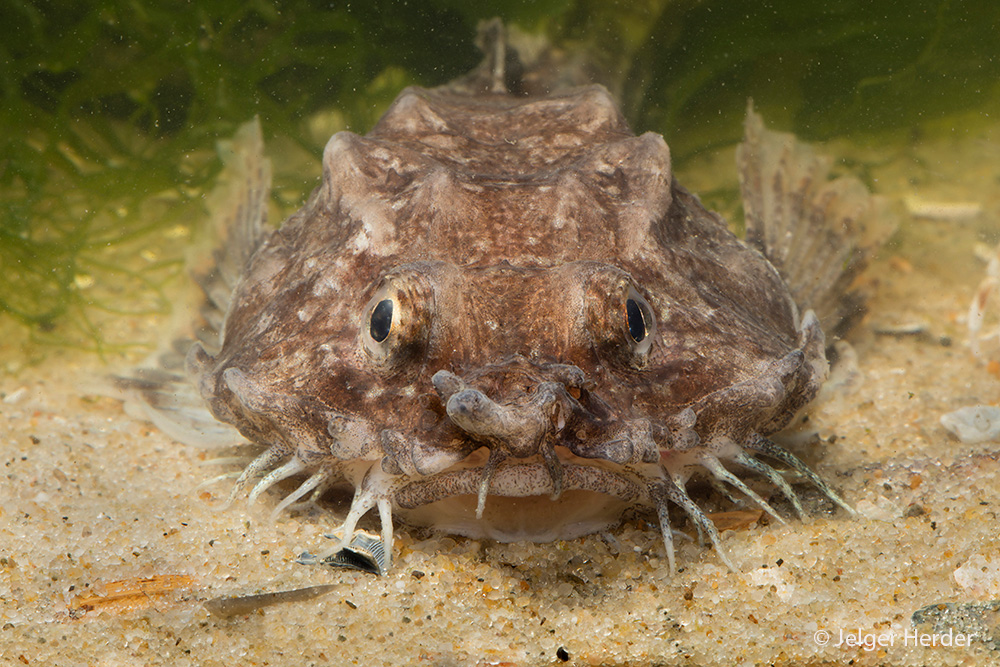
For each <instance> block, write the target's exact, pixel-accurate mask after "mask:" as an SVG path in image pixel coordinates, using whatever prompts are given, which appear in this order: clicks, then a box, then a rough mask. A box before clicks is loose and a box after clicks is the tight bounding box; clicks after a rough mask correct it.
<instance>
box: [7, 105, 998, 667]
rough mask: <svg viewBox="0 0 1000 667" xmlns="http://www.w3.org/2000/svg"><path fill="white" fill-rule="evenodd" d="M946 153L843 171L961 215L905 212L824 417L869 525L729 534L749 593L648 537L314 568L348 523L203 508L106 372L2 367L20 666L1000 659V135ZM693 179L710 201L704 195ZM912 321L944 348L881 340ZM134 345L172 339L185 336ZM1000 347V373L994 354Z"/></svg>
mask: <svg viewBox="0 0 1000 667" xmlns="http://www.w3.org/2000/svg"><path fill="white" fill-rule="evenodd" d="M952 122H953V123H955V125H956V127H961V120H958V121H952ZM938 134H939V135H941V134H943V135H944V138H941V139H937V140H934V141H924V142H923V143H920V144H912V145H906V146H904V147H902V148H899V147H897V148H894V149H892V150H891V151H889V153H890V154H888V155H881V159H878V158H879V156H878V154H877V150H876V149H874V148H865V149H860V148H857V147H850V146H835V147H833V150H834V152H840V153H841V154H844V153H851V154H853V155H856V156H857V159H859V160H861V161H862V162H863V163H864V164H867V165H877V166H871V167H870V172H871V173H872V174H873V175H874V176H875V177H876V178H877V179H878V180H877V183H878V187H879V188H880V190H881V191H882V192H883V193H885V194H887V195H889V196H890V197H892V198H894V199H896V200H897V201H899V202H900V204H901V206H902V202H903V201H904V199H906V198H907V197H909V198H913V197H916V198H919V199H920V201H918V202H916V204H915V203H914V200H913V199H911V200H910V207H911V210H917V211H918V212H923V213H933V214H934V216H935V217H932V218H927V217H923V218H918V217H914V216H912V215H904V217H903V228H902V230H901V232H900V233H899V234H898V235H897V237H896V238H895V240H894V242H893V244H892V245H891V246H890V247H889V248H888V249H887V250H886V252H885V254H884V256H883V258H882V259H881V260H880V261H879V263H878V264H877V265H876V266H875V267H873V271H872V274H871V275H872V278H873V279H874V280H875V281H876V282H877V286H878V293H877V298H876V299H875V301H874V302H873V303H872V312H871V314H870V316H869V318H868V319H867V320H866V321H865V323H864V324H863V325H862V327H861V328H860V330H858V331H856V332H855V334H854V335H853V337H852V338H851V339H850V342H851V344H852V346H853V349H854V351H855V352H856V354H857V369H856V373H855V374H854V375H853V376H851V381H850V382H847V383H844V384H842V385H840V386H839V387H837V388H833V390H832V391H831V392H830V393H829V395H827V396H826V398H825V399H824V400H823V401H822V402H821V403H820V404H819V405H817V407H816V408H815V410H814V411H813V413H812V414H811V416H810V419H809V425H810V426H811V427H812V428H814V429H816V430H817V431H818V432H819V436H820V439H821V441H822V443H821V444H820V445H818V446H812V447H806V448H800V449H798V450H797V451H799V453H800V454H802V456H803V457H804V458H806V459H807V461H809V462H810V464H812V465H813V466H814V467H815V469H816V470H817V471H818V472H819V473H820V474H821V475H822V476H823V477H824V478H825V479H827V480H830V481H831V482H832V484H833V486H834V487H836V488H837V489H838V490H839V491H840V492H841V494H842V495H843V497H844V498H846V499H847V501H848V502H850V503H851V504H852V505H853V506H854V507H856V508H857V509H858V511H859V514H860V515H859V516H858V517H856V518H851V517H849V516H848V515H847V514H846V513H844V512H843V511H837V512H833V511H831V510H829V509H828V508H827V506H826V504H825V503H823V502H822V501H821V499H820V498H817V497H815V496H810V497H809V498H810V502H809V503H808V505H809V506H810V507H812V508H813V509H814V510H815V512H814V514H813V516H812V517H810V518H809V519H808V520H806V521H805V522H800V521H798V520H795V519H790V520H789V523H788V525H780V524H778V523H776V522H770V523H751V524H750V525H749V526H747V525H742V526H740V527H739V528H737V529H735V530H727V531H725V532H724V533H723V546H724V547H725V549H726V551H727V553H728V555H729V558H730V559H731V560H732V562H733V563H734V564H735V566H736V567H737V568H738V571H737V572H730V571H729V570H728V569H726V567H725V566H724V565H723V564H722V563H721V561H720V560H719V558H718V557H717V556H716V554H715V553H714V552H713V551H712V550H711V549H707V548H704V547H701V546H698V545H696V544H694V543H693V542H684V543H682V544H681V545H680V548H679V553H678V562H679V564H680V566H681V571H680V572H678V573H671V572H669V571H668V569H667V567H666V559H665V556H664V551H663V546H662V544H661V542H660V539H659V537H658V533H657V530H656V529H655V527H654V526H653V525H652V524H650V523H649V522H648V521H647V520H646V519H644V518H642V517H637V518H632V519H629V520H627V521H626V522H625V524H624V525H623V526H621V527H620V528H618V529H615V530H613V531H611V533H610V534H605V535H603V536H602V535H593V536H589V537H585V538H581V539H577V540H573V541H568V542H556V543H552V544H545V545H534V544H499V543H494V542H489V541H476V540H468V539H464V538H450V537H436V536H432V535H428V534H427V533H424V532H421V531H419V530H414V529H406V528H400V529H398V530H397V542H396V565H395V568H394V569H393V571H392V572H391V573H390V574H389V575H388V576H386V577H375V576H372V575H368V574H363V573H360V572H350V571H335V570H331V569H329V568H322V567H309V566H304V565H299V564H297V563H295V559H296V557H297V556H298V555H299V554H300V553H301V552H303V551H307V550H309V551H314V552H315V551H316V550H317V547H318V546H319V545H321V544H322V543H324V539H323V537H322V535H323V534H324V533H327V532H330V531H331V530H332V529H333V528H334V527H335V526H336V525H337V517H336V515H335V514H333V513H332V512H330V511H325V510H313V511H309V512H306V513H300V514H293V515H285V516H283V517H281V518H279V519H278V520H277V522H275V523H271V522H269V520H268V515H269V512H270V509H271V508H273V506H274V504H275V503H276V502H277V501H276V498H277V495H276V494H275V495H270V496H265V498H264V499H262V500H261V501H260V502H259V503H258V504H257V506H255V507H253V508H249V509H247V508H245V507H244V506H239V507H233V508H230V509H229V510H226V511H221V512H219V511H215V510H214V509H213V508H215V507H217V506H218V504H219V502H220V498H221V497H224V496H225V494H226V493H227V490H228V487H227V486H226V485H225V484H224V483H223V484H216V485H212V486H208V487H204V488H198V485H199V484H200V483H201V482H203V481H204V480H206V479H208V478H209V477H211V476H213V475H216V474H218V473H219V472H220V469H219V468H218V467H217V466H206V465H204V464H205V461H206V460H207V459H209V458H211V457H212V455H211V454H209V453H206V452H203V451H199V450H196V449H192V448H187V447H184V446H179V445H177V444H176V443H174V442H172V441H171V440H170V439H169V438H167V437H166V436H164V435H163V434H162V433H160V432H159V431H157V430H155V429H154V428H153V427H151V426H149V425H146V424H141V423H137V422H135V421H132V420H131V419H129V418H128V417H126V416H125V414H124V413H123V411H122V408H121V405H120V404H119V403H117V402H116V401H113V400H110V399H106V398H96V397H94V396H93V395H91V394H88V393H86V391H81V387H82V386H84V385H85V384H86V383H87V382H89V381H91V380H92V379H93V378H95V377H98V376H102V375H104V374H106V373H107V372H108V371H109V368H108V367H107V366H106V365H103V364H102V363H101V362H100V361H99V360H97V359H95V358H93V357H91V356H86V355H76V354H71V353H69V352H53V353H51V354H49V355H48V357H47V358H46V360H45V361H43V362H41V363H40V364H37V365H34V366H30V367H21V364H20V363H18V355H19V354H20V352H19V351H18V348H17V347H16V346H9V347H8V348H7V350H6V351H4V352H3V353H2V357H3V358H0V368H3V369H5V370H4V371H3V372H4V374H3V376H2V378H0V398H2V400H0V412H2V420H0V454H2V463H3V467H4V475H5V479H4V481H3V486H2V492H0V498H2V503H0V605H2V606H0V628H2V629H0V653H2V662H3V664H29V665H35V664H38V665H41V664H44V665H71V664H72V665H158V664H169V665H173V666H178V667H179V666H183V665H204V666H212V665H236V664H240V665H242V664H258V665H265V664H267V665H312V664H321V665H325V664H364V665H372V664H401V663H426V664H433V665H469V664H482V665H494V664H517V665H520V664H563V663H567V664H575V665H590V664H601V665H640V664H642V665H646V664H665V665H674V664H677V665H742V664H762V663H764V664H778V665H824V664H837V665H840V664H855V665H876V664H878V665H882V664H892V665H979V664H986V663H989V662H994V661H996V660H997V659H998V658H1000V653H998V652H997V651H998V649H1000V619H998V614H997V608H998V606H1000V605H991V604H989V602H990V601H991V600H996V599H998V598H1000V519H998V517H997V507H998V505H997V502H998V501H997V493H996V490H997V487H998V479H997V478H998V475H1000V461H998V457H1000V444H998V443H997V442H986V443H981V444H964V443H962V442H959V441H958V440H957V439H955V438H954V437H952V436H951V435H950V434H949V433H947V432H946V431H945V430H944V429H943V428H942V427H941V425H940V423H939V419H940V417H941V415H942V414H944V413H946V412H950V411H952V410H955V409H957V408H960V407H963V406H967V405H975V404H980V403H983V404H996V403H998V401H1000V382H998V376H1000V364H986V363H984V362H982V361H978V360H976V359H974V358H973V357H972V355H971V354H970V352H969V347H968V341H967V338H968V337H967V334H966V329H965V317H966V312H967V308H968V304H969V301H970V298H971V295H972V293H973V291H974V289H975V287H976V285H977V284H978V283H979V281H980V279H981V278H982V277H983V275H984V270H985V264H984V263H983V262H982V261H980V260H977V259H976V257H975V253H974V249H975V244H976V242H977V241H984V240H985V241H987V242H989V243H990V244H993V243H995V242H996V240H997V238H998V236H1000V188H997V183H998V182H1000V149H998V148H997V146H998V145H1000V142H998V141H997V139H1000V127H994V128H992V129H989V128H987V129H980V130H977V131H975V132H968V133H967V132H962V131H955V132H951V133H948V132H943V133H942V132H939V133H938ZM720 164H721V162H720ZM730 164H731V163H730ZM706 171H710V172H716V173H717V172H718V170H716V169H709V170H706ZM726 173H728V172H726ZM705 178H706V181H705V183H708V182H709V181H708V180H707V178H708V177H707V176H706V177H705ZM691 180H694V181H696V183H694V184H693V185H692V187H693V188H694V189H698V188H699V187H702V186H703V185H704V184H698V183H697V180H698V174H693V175H692V177H691ZM927 202H945V203H950V204H956V203H963V204H966V203H973V204H976V205H978V206H980V207H981V211H980V212H979V213H978V214H976V215H974V216H973V217H971V218H963V217H962V213H963V210H964V211H965V212H966V213H967V212H968V210H967V209H961V208H956V207H954V206H951V207H950V208H949V207H947V206H945V207H940V206H939V207H937V208H927V207H926V203H927ZM921 206H923V208H921ZM994 308H995V312H994V315H996V314H997V313H1000V306H996V305H994ZM911 324H918V325H921V327H922V329H923V330H922V333H917V334H900V335H890V334H886V333H882V334H879V333H877V331H888V330H892V329H893V328H894V327H896V328H898V327H900V326H902V325H911ZM129 326H132V327H133V328H135V330H136V331H137V335H145V334H146V333H148V334H149V335H150V338H155V333H153V331H154V327H157V326H162V323H158V322H152V321H149V322H145V321H141V322H132V323H129ZM903 328H904V329H905V328H906V326H904V327H903ZM10 338H11V339H14V338H16V334H11V336H10ZM986 349H987V350H988V351H989V352H990V353H991V354H992V356H993V358H995V359H997V360H1000V345H998V344H997V343H996V342H995V341H994V342H992V343H991V344H987V345H986ZM228 469H231V468H228ZM224 470H227V469H225V468H224ZM707 502H708V503H710V504H711V503H715V500H714V499H709V500H708V501H707ZM719 507H721V505H720V506H719ZM730 509H731V508H730ZM677 514H678V515H679V514H680V513H679V512H678V513H677ZM679 527H681V528H684V529H687V530H689V529H690V527H689V526H679ZM327 584H329V585H332V586H333V589H332V590H331V591H329V592H327V593H326V594H325V595H323V596H320V597H317V598H314V599H311V600H304V601H294V602H286V603H283V604H276V605H272V606H267V607H262V608H260V609H256V610H252V611H249V612H247V613H242V614H238V615H236V616H232V617H228V618H223V617H219V616H215V615H212V614H210V613H209V612H208V611H207V610H206V608H205V606H204V602H205V601H206V600H209V599H212V598H217V597H220V596H235V595H250V594H257V593H268V592H276V591H286V590H291V589H297V588H302V587H306V586H313V585H327ZM937 603H952V604H954V605H956V606H955V607H944V606H942V607H940V608H937V609H932V610H930V611H926V612H924V613H923V614H922V615H921V616H919V619H920V620H921V623H920V624H919V625H918V626H916V627H915V626H914V625H913V623H912V622H911V618H912V616H913V614H914V612H916V611H917V610H919V609H922V608H924V607H927V606H928V605H934V604H937ZM934 632H936V633H938V634H939V636H938V637H937V639H933V638H932V637H931V636H930V634H921V635H920V636H919V637H920V638H918V637H917V636H915V635H916V634H917V633H934ZM949 633H950V634H949ZM971 633H978V634H975V635H974V636H972V635H971ZM852 639H853V641H852ZM842 640H843V641H842ZM921 642H926V643H928V644H930V643H932V642H933V643H935V644H937V645H930V646H921V645H920V644H921ZM859 643H860V644H862V645H861V646H859V645H858V644H859ZM941 643H947V644H951V645H950V646H947V645H945V646H942V645H940V644H941ZM864 644H867V645H864ZM970 644H971V645H970Z"/></svg>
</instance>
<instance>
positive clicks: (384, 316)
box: [368, 299, 392, 343]
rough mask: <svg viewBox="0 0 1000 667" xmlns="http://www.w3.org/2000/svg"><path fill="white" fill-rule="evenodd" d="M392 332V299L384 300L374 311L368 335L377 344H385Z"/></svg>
mask: <svg viewBox="0 0 1000 667" xmlns="http://www.w3.org/2000/svg"><path fill="white" fill-rule="evenodd" d="M391 330H392V299H382V300H381V301H379V302H378V303H377V304H375V308H373V309H372V314H371V317H369V319H368V333H369V334H370V335H371V337H372V340H374V341H375V342H376V343H381V342H383V341H384V340H385V339H386V338H388V337H389V332H390V331H391Z"/></svg>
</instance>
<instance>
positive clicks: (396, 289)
mask: <svg viewBox="0 0 1000 667" xmlns="http://www.w3.org/2000/svg"><path fill="white" fill-rule="evenodd" d="M433 307H434V306H433V288H432V287H431V285H430V283H429V281H428V280H427V279H426V277H425V276H424V275H423V274H421V273H420V272H418V271H414V270H409V271H407V270H405V269H404V270H400V271H398V272H395V273H391V274H389V275H387V276H385V277H384V278H382V280H381V281H380V283H379V285H378V288H377V289H376V290H375V293H374V294H373V295H372V296H371V298H370V299H369V300H368V302H367V303H366V304H365V306H364V308H363V309H362V310H361V311H360V312H359V317H358V343H359V344H360V345H361V348H362V349H363V350H364V352H365V354H366V355H367V357H368V359H369V361H370V362H371V363H372V364H374V366H373V367H376V368H380V369H382V370H388V371H392V370H395V369H398V368H401V367H403V366H404V365H405V364H406V363H407V362H408V361H411V360H413V359H414V358H415V357H417V356H419V355H420V354H421V353H422V350H423V348H424V346H425V345H426V344H427V341H428V336H429V335H430V331H431V324H432V321H433V318H432V312H433Z"/></svg>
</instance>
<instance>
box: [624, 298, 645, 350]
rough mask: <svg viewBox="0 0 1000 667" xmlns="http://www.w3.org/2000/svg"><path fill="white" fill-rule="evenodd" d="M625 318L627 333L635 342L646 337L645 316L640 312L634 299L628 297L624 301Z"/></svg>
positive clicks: (639, 341) (640, 309)
mask: <svg viewBox="0 0 1000 667" xmlns="http://www.w3.org/2000/svg"><path fill="white" fill-rule="evenodd" d="M625 319H626V322H627V323H628V335H629V336H631V337H632V340H634V341H635V342H636V343H641V342H642V341H643V339H644V338H646V333H647V330H646V318H645V317H644V316H643V314H642V308H640V307H639V304H638V302H636V300H635V299H632V298H629V299H626V301H625Z"/></svg>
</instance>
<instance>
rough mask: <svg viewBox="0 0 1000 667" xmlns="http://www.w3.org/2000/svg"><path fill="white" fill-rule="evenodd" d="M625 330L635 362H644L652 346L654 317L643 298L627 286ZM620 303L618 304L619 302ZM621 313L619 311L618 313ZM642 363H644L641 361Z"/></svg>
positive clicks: (654, 325) (631, 286)
mask: <svg viewBox="0 0 1000 667" xmlns="http://www.w3.org/2000/svg"><path fill="white" fill-rule="evenodd" d="M624 296H625V329H626V332H627V333H626V334H625V335H626V336H627V337H628V343H629V346H630V347H631V349H632V352H633V354H635V355H637V356H636V357H635V358H634V361H635V362H639V361H640V360H644V359H645V357H646V355H647V354H649V350H650V348H651V347H652V346H653V336H654V334H655V333H656V316H655V315H653V307H652V306H650V305H649V302H648V301H646V299H645V297H643V296H642V295H641V294H639V290H637V289H636V288H635V286H634V285H629V288H628V291H627V292H626V293H625V295H624ZM619 303H620V302H619ZM618 312H621V311H618ZM642 363H645V362H644V361H642Z"/></svg>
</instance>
